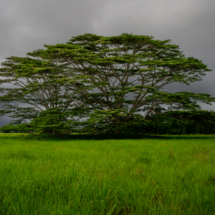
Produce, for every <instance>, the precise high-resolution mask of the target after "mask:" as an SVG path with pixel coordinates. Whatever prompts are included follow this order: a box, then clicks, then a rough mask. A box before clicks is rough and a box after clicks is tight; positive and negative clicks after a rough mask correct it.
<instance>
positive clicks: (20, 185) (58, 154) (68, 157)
mask: <svg viewBox="0 0 215 215" xmlns="http://www.w3.org/2000/svg"><path fill="white" fill-rule="evenodd" d="M15 137H17V134H0V214H1V215H4V214H14V215H15V214H19V215H28V214H29V215H35V214H38V215H42V214H47V215H51V214H63V215H67V214H75V215H78V214H83V215H88V214H105V215H110V214H137V215H140V214H164V215H168V214H171V215H174V214H177V215H180V214H184V215H189V214H192V215H198V214H206V215H208V214H215V137H213V136H198V138H195V137H194V136H187V137H186V136H184V137H183V136H181V137H178V138H174V137H172V139H168V138H163V139H138V140H64V141H59V140H58V141H54V140H52V141H45V140H44V141H43V140H39V141H38V140H27V139H24V138H15Z"/></svg>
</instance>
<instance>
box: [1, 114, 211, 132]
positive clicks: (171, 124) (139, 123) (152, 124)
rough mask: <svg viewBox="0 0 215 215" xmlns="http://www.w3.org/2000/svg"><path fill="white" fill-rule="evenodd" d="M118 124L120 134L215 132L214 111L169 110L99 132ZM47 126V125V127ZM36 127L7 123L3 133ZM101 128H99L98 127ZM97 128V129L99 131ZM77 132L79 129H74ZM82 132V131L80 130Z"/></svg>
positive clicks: (2, 130)
mask: <svg viewBox="0 0 215 215" xmlns="http://www.w3.org/2000/svg"><path fill="white" fill-rule="evenodd" d="M116 126H117V127H118V128H119V129H120V131H121V132H120V133H119V134H120V135H128V134H129V135H132V134H143V135H156V134H159V135H161V134H173V135H174V134H214V133H215V112H214V111H204V110H198V111H169V112H167V113H165V114H157V115H154V116H152V117H151V118H149V119H147V120H145V119H142V120H141V119H138V120H135V119H133V121H130V122H129V123H118V124H114V126H113V125H112V129H111V127H109V129H108V130H107V131H102V132H99V133H100V134H101V135H105V134H108V135H115V134H116V133H115V128H116ZM46 128H47V127H46ZM31 129H32V130H33V129H34V128H33V127H31V126H30V124H21V125H16V126H14V125H6V126H3V127H1V132H3V133H33V132H31ZM98 130H99V128H98ZM98 130H97V131H98ZM74 132H75V133H76V134H78V133H79V130H78V129H76V130H74ZM80 134H81V132H80Z"/></svg>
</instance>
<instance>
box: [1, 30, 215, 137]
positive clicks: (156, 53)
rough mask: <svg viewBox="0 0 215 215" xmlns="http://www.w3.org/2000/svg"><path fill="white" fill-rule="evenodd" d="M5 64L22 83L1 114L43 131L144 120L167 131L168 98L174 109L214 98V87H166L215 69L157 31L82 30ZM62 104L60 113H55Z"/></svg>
mask: <svg viewBox="0 0 215 215" xmlns="http://www.w3.org/2000/svg"><path fill="white" fill-rule="evenodd" d="M2 66H3V68H0V75H1V77H3V78H4V79H2V80H1V83H2V84H6V83H7V84H8V83H10V84H13V85H14V86H16V88H7V89H6V88H1V89H0V91H1V92H2V93H3V95H2V96H1V97H0V102H2V103H3V104H4V109H3V110H1V111H0V116H1V115H8V116H9V117H12V118H14V119H15V120H14V121H13V122H12V123H13V124H14V125H16V124H28V123H30V125H28V126H33V128H34V129H33V130H34V132H39V133H47V134H64V132H65V134H66V133H68V132H70V131H72V130H73V129H74V130H75V131H76V132H79V133H89V134H97V133H113V132H115V133H118V134H119V133H127V132H130V130H136V129H137V130H138V129H139V128H140V127H141V126H142V127H145V130H144V129H143V130H144V133H154V132H155V131H156V133H157V132H158V133H160V132H161V133H162V132H163V131H161V130H160V129H158V130H159V131H157V130H156V129H157V127H158V126H157V124H159V125H161V124H162V123H160V122H159V117H160V115H161V114H166V111H167V109H164V108H163V105H166V106H167V108H168V110H169V111H178V110H181V111H185V110H186V111H196V110H199V109H200V106H199V105H198V103H197V102H199V101H201V102H203V103H206V104H211V102H214V101H215V98H212V97H210V95H209V94H195V93H191V92H177V93H168V92H164V91H162V89H163V87H164V86H165V85H168V84H171V83H174V82H180V83H185V84H189V83H190V82H195V81H200V80H202V76H204V75H205V73H206V72H209V71H211V70H210V69H208V68H207V66H206V65H205V64H203V63H202V61H200V60H198V59H195V58H193V57H185V56H184V55H183V54H182V51H180V50H179V46H177V45H172V44H170V40H163V41H160V40H154V39H153V37H151V36H142V35H132V34H125V33H124V34H122V35H119V36H111V37H104V36H98V35H93V34H84V35H79V36H76V37H72V39H71V40H69V41H68V42H67V43H65V44H56V45H45V49H44V50H37V51H33V52H31V53H28V57H26V58H18V57H9V58H7V61H5V62H4V63H3V64H2ZM14 103H22V104H25V105H28V107H18V106H16V105H14ZM57 109H59V110H60V112H55V113H54V112H53V111H55V110H57ZM49 110H50V111H51V112H53V114H54V115H52V117H53V118H52V117H51V115H50V114H48V115H45V116H44V120H42V117H41V115H39V114H40V112H41V114H43V113H42V112H43V111H48V112H47V113H51V112H49ZM72 112H73V113H72ZM44 113H46V112H44ZM140 113H141V114H140ZM58 114H59V116H57V115H58ZM71 116H72V118H71ZM50 117H51V118H50ZM65 117H67V118H65ZM75 117H76V118H75ZM162 117H163V116H162ZM151 119H153V121H152V120H151ZM61 120H62V121H61ZM161 121H162V120H161ZM158 122H159V123H158ZM171 123H172V124H174V123H173V122H171ZM176 124H177V123H176ZM162 125H163V124H162ZM69 126H70V128H69ZM26 127H27V125H26ZM61 128H62V131H60V130H61ZM29 129H30V128H29ZM141 129H142V128H141ZM162 129H163V130H165V129H166V128H165V126H164V127H163V128H162ZM63 130H64V132H63ZM139 130H140V129H139ZM143 130H142V131H143ZM166 130H167V129H166ZM29 131H30V130H29Z"/></svg>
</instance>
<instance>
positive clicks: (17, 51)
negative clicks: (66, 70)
mask: <svg viewBox="0 0 215 215" xmlns="http://www.w3.org/2000/svg"><path fill="white" fill-rule="evenodd" d="M214 8H215V1H214V0H180V1H176V0H162V1H160V0H132V1H131V0H108V1H106V0H36V1H33V0H2V1H1V8H0V46H1V49H0V61H1V62H2V61H4V59H5V57H9V56H12V55H13V56H25V54H26V53H27V52H29V51H33V50H36V49H38V48H42V47H43V44H56V43H65V42H67V41H68V40H69V39H70V38H71V37H72V36H76V35H80V34H84V33H95V34H99V35H104V36H111V35H119V34H121V33H133V34H139V35H151V36H154V37H155V39H159V40H164V39H171V40H172V43H173V44H176V45H179V46H180V49H181V50H183V53H184V54H185V56H187V57H189V56H193V57H195V58H198V59H200V60H202V61H203V63H205V64H206V65H208V68H210V69H212V70H213V71H212V72H210V73H208V74H207V75H206V76H205V77H204V78H203V81H201V82H196V83H193V84H190V85H189V86H186V85H182V84H172V85H170V86H167V87H165V90H168V91H171V92H177V91H192V92H196V93H201V92H202V93H209V94H211V95H212V96H215V92H214V89H215V73H214V71H215V53H214V52H215V42H214V38H215V22H214V20H215V13H214ZM202 108H204V109H208V110H209V109H211V110H215V106H214V105H213V106H207V105H204V106H202ZM0 120H1V119H0Z"/></svg>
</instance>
